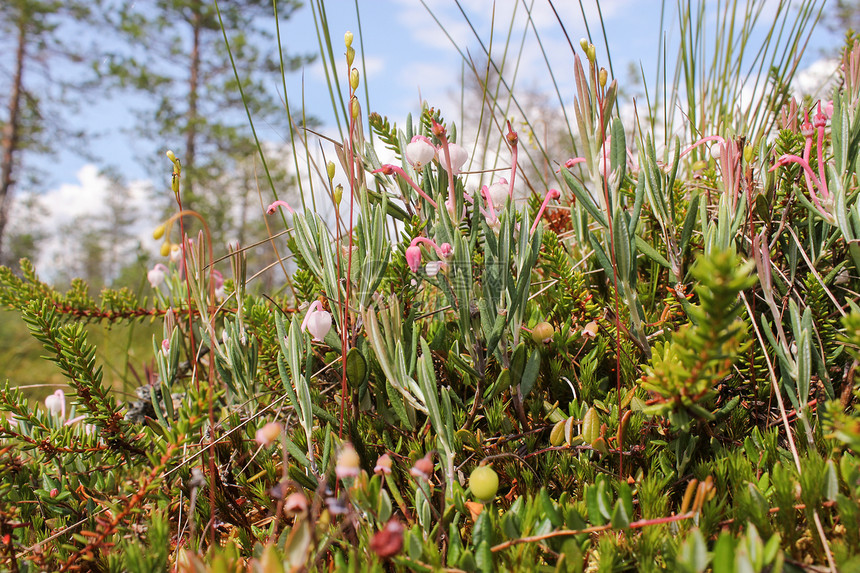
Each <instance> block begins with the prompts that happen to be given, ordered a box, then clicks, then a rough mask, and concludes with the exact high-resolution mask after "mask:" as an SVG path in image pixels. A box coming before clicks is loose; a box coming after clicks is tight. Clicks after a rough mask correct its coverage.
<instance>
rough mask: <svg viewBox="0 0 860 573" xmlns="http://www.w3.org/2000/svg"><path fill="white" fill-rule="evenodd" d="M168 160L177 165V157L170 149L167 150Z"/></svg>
mask: <svg viewBox="0 0 860 573" xmlns="http://www.w3.org/2000/svg"><path fill="white" fill-rule="evenodd" d="M167 158H168V159H169V160H171V161H172V162H173V163H176V155H175V154H174V153H173V152H172V151H171V150H169V149H168V150H167Z"/></svg>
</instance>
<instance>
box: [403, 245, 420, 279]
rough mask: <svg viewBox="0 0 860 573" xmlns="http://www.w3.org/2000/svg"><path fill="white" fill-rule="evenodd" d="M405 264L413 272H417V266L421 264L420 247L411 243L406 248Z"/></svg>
mask: <svg viewBox="0 0 860 573" xmlns="http://www.w3.org/2000/svg"><path fill="white" fill-rule="evenodd" d="M406 264H407V265H409V268H410V270H412V272H413V273H417V272H418V268H419V267H420V266H421V247H419V246H418V245H412V246H410V247H407V248H406Z"/></svg>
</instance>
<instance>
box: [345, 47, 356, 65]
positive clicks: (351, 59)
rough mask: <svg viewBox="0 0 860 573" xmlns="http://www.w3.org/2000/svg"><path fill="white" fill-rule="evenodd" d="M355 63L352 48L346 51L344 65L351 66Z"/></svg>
mask: <svg viewBox="0 0 860 573" xmlns="http://www.w3.org/2000/svg"><path fill="white" fill-rule="evenodd" d="M354 61H355V50H354V49H352V48H347V49H346V65H347V66H352V62H354Z"/></svg>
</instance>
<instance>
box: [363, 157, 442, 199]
mask: <svg viewBox="0 0 860 573" xmlns="http://www.w3.org/2000/svg"><path fill="white" fill-rule="evenodd" d="M371 173H382V174H383V175H391V174H392V173H396V174H398V175H400V176H401V177H403V179H405V180H406V182H407V183H409V185H410V186H411V187H412V188H413V189H415V192H416V193H418V194H419V195H421V196H422V197H423V198H424V200H425V201H427V202H428V203H430V204H431V205H433V207H435V208H438V206H437V205H436V201H434V200H433V199H431V198H430V197H429V196H428V195H427V193H425V192H424V190H423V189H421V187H419V186H418V184H417V183H415V181H413V180H412V178H411V177H409V175H407V174H406V172H405V171H403V169H402V168H400V167H397V166H396V165H390V164H388V165H383V166H382V167H380V168H379V169H376V170H374V171H371Z"/></svg>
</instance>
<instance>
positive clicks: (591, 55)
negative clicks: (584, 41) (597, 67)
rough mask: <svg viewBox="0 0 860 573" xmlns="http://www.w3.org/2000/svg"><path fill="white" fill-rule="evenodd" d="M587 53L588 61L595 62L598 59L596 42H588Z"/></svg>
mask: <svg viewBox="0 0 860 573" xmlns="http://www.w3.org/2000/svg"><path fill="white" fill-rule="evenodd" d="M585 55H586V56H588V61H589V62H591V63H592V64H593V63H594V61H595V60H596V59H597V49H595V47H594V44H588V49H587V50H586V51H585Z"/></svg>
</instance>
